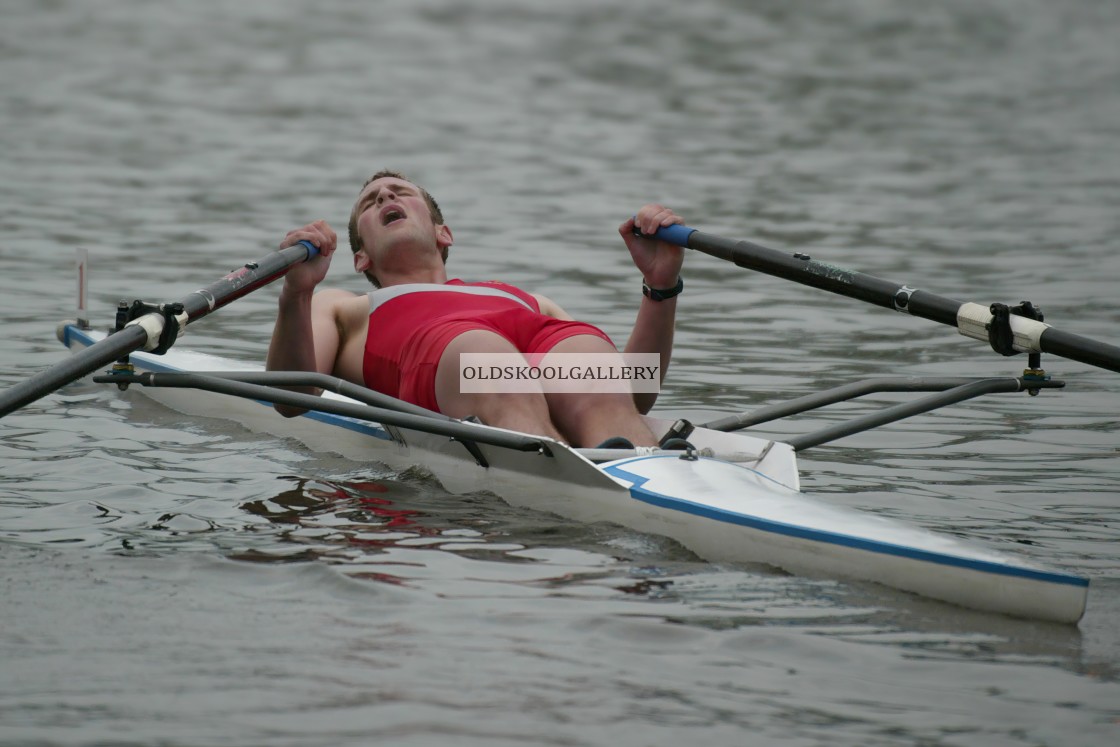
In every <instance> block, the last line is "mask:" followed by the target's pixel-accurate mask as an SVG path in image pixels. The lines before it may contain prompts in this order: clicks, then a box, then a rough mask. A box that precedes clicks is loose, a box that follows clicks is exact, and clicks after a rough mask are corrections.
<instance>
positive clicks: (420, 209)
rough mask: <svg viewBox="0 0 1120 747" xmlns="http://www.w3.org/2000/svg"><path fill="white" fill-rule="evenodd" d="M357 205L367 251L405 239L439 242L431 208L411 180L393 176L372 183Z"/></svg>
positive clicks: (434, 243) (366, 188) (433, 243)
mask: <svg viewBox="0 0 1120 747" xmlns="http://www.w3.org/2000/svg"><path fill="white" fill-rule="evenodd" d="M357 206H358V207H357V211H358V233H359V235H360V236H361V237H362V244H363V245H364V246H365V248H366V250H367V251H370V252H378V253H379V252H380V251H382V250H383V249H389V248H391V247H392V246H394V245H400V244H401V243H402V242H408V243H414V242H417V241H419V242H422V243H431V244H432V245H433V246H435V245H437V231H436V226H435V224H434V223H433V222H432V214H431V210H430V209H429V208H428V203H427V202H426V201H425V200H424V195H423V194H422V193H421V191H420V188H419V187H417V186H416V185H415V184H412V183H411V182H407V181H405V180H403V179H398V178H396V177H391V176H386V177H383V178H381V179H378V180H377V181H374V182H370V183H369V184H367V185H366V187H365V189H363V190H362V193H361V194H360V195H359V196H358V202H357Z"/></svg>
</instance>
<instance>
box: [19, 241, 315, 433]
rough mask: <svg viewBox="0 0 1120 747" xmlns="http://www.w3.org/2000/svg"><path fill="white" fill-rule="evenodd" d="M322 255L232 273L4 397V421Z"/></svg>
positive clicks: (300, 254) (282, 257)
mask: <svg viewBox="0 0 1120 747" xmlns="http://www.w3.org/2000/svg"><path fill="white" fill-rule="evenodd" d="M318 253H319V250H318V249H316V248H315V246H314V245H312V244H311V243H310V242H308V241H301V242H299V243H298V244H295V245H294V246H289V247H287V248H286V249H281V250H280V251H276V252H271V253H269V254H268V255H266V256H265V257H263V258H261V259H259V260H257V261H256V262H250V263H248V264H246V265H245V266H244V267H240V268H238V269H236V270H234V271H233V272H231V273H230V274H228V275H226V276H225V277H223V278H221V279H220V280H217V281H216V282H214V283H212V284H210V285H208V286H206V287H205V288H200V289H199V290H196V291H194V292H193V293H191V294H190V295H188V296H186V297H185V298H183V300H182V301H180V302H179V303H178V305H168V306H167V307H165V308H168V309H170V313H168V314H163V313H160V312H158V311H152V312H151V313H148V314H144V315H143V316H140V317H139V318H137V319H134V320H133V321H132V322H130V323H129V324H128V325H127V326H126V327H125V328H124V329H122V330H119V331H117V332H114V333H113V334H111V335H109V336H108V337H106V338H105V339H104V340H101V341H100V342H97V343H95V344H93V345H91V346H89V347H88V348H86V349H85V350H83V351H82V352H80V353H78V354H76V355H74V356H71V357H70V358H67V359H66V360H64V361H62V362H60V363H57V364H56V365H54V366H52V367H51V368H48V369H47V370H46V371H43V372H42V373H40V374H36V375H35V376H32V377H31V378H29V379H27V380H26V381H23V382H21V383H19V384H16V385H15V386H13V387H12V388H10V389H8V390H7V391H5V392H2V393H0V417H4V416H5V415H7V414H8V413H10V412H13V411H15V410H18V409H19V408H21V407H23V406H24V405H26V404H29V403H31V402H34V401H35V400H37V399H39V398H41V397H45V396H46V395H48V394H50V393H51V392H53V391H55V390H56V389H58V388H59V387H61V386H64V385H66V384H69V383H70V382H71V381H75V380H76V379H80V378H81V377H83V376H85V375H86V374H89V373H92V372H93V371H96V370H97V369H99V368H101V367H102V366H106V365H108V364H110V363H112V362H113V361H115V360H117V359H118V358H122V357H123V356H126V355H128V354H129V353H133V352H136V351H137V350H141V349H144V350H157V348H159V347H160V345H161V342H162V343H163V344H165V345H166V344H168V341H169V340H170V341H174V339H175V336H177V335H178V333H179V331H180V330H182V329H183V328H184V327H186V326H187V325H188V324H189V323H191V322H193V321H195V320H196V319H200V318H201V317H204V316H206V315H207V314H209V313H210V312H211V311H214V310H215V309H220V308H221V307H223V306H225V305H226V304H228V303H230V302H232V301H236V300H237V299H239V298H241V297H242V296H244V295H245V294H247V293H251V292H253V291H255V290H256V289H258V288H260V287H261V286H264V285H268V284H269V283H271V282H272V281H273V280H276V279H277V278H279V277H281V276H283V275H284V274H285V273H287V272H288V270H290V269H292V268H293V267H295V266H296V265H297V264H299V263H300V262H303V261H305V260H307V259H310V258H311V257H314V256H315V255H316V254H318ZM159 352H163V351H159Z"/></svg>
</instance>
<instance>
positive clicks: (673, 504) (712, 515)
mask: <svg viewBox="0 0 1120 747" xmlns="http://www.w3.org/2000/svg"><path fill="white" fill-rule="evenodd" d="M667 458H675V457H641V458H639V459H635V460H630V461H628V462H626V463H627V464H631V463H633V462H638V461H644V460H645V459H667ZM744 469H745V468H744ZM605 471H606V472H607V473H608V474H610V475H613V476H615V477H618V478H620V479H623V480H626V481H628V482H631V483H632V484H633V485H632V487H631V488H630V495H631V497H632V498H634V499H635V500H639V501H641V502H643V503H648V504H650V505H652V506H657V507H659V508H666V509H670V510H672V511H680V512H682V513H686V514H691V515H693V516H702V517H704V518H706V519H712V520H713V521H718V522H721V523H725V524H736V525H739V526H745V527H750V528H752V529H757V530H759V531H762V532H769V533H771V534H780V535H784V536H787V537H794V538H796V539H804V540H810V541H813V542H821V543H824V544H829V545H838V546H842V547H851V548H854V549H856V550H863V551H866V552H873V553H879V554H881V555H893V556H896V557H901V558H910V559H912V560H920V561H924V562H927V563H936V564H939V565H947V566H954V567H958V568H966V569H968V570H974V571H980V572H983V573H992V574H996V575H999V576H1015V577H1019V578H1027V579H1031V580H1034V581H1041V582H1043V583H1050V584H1065V585H1068V586H1076V587H1082V588H1085V587H1088V586H1089V579H1087V578H1081V577H1080V576H1071V575H1068V574H1064V573H1056V572H1052V571H1040V570H1034V569H1031V568H1021V567H1017V566H1012V565H1002V564H1000V563H993V562H990V561H986V560H972V559H969V558H963V557H958V556H954V555H945V554H943V553H937V552H931V551H928V550H920V549H918V548H914V547H906V546H904V545H895V544H891V543H889V542H880V541H878V540H871V539H864V538H861V537H853V536H851V535H847V534H838V533H835V532H827V531H824V530H820V529H810V528H807V527H802V526H797V525H796V524H787V523H784V522H780V521H773V520H771V519H762V518H759V517H757V516H750V515H748V514H742V513H738V512H735V511H728V510H725V509H721V508H714V507H712V506H708V505H705V504H702V503H693V502H692V501H688V500H684V499H683V498H675V497H673V496H671V495H665V494H662V493H657V492H655V491H653V490H650V489H648V488H646V487H645V484H646V482H648V481H649V478H647V477H645V476H642V475H636V474H634V473H632V472H628V471H626V470H625V469H623V468H622V465H614V466H609V467H606V468H605ZM752 471H753V470H752Z"/></svg>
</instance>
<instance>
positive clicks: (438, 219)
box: [348, 169, 447, 288]
mask: <svg viewBox="0 0 1120 747" xmlns="http://www.w3.org/2000/svg"><path fill="white" fill-rule="evenodd" d="M386 177H389V178H392V179H400V180H401V181H405V182H409V183H410V184H415V185H416V188H417V189H419V190H420V194H421V195H423V197H424V202H426V203H427V204H428V212H429V213H430V214H431V216H432V223H433V224H435V225H443V211H442V210H440V209H439V203H437V202H436V201H435V198H434V197H432V196H431V195H430V194H428V190H426V189H424V188H423V187H421V186H420V185H419V184H416V182H414V181H412V180H411V179H409V178H408V177H407V176H405V175H404V174H402V173H400V172H399V171H392V170H390V169H382V170H381V171H378V172H377V173H376V174H374V175H373V176H371V177H370V178H369V179H366V180H365V182H363V183H362V188H361V189H359V190H358V196H359V197H360V196H361V194H362V192H364V191H365V189H366V187H368V186H369V185H370V184H372V183H373V182H375V181H377V180H378V179H385V178H386ZM348 229H349V233H350V251H351V252H353V253H354V254H357V253H358V252H360V251H362V248H363V246H362V237H361V236H360V235H359V234H358V203H357V201H355V202H354V207H352V208H350V225H349V226H348ZM440 254H442V255H443V261H444V262H447V248H446V247H444V248H443V249H442V250H441V252H440ZM365 276H366V278H367V279H368V280H369V281H370V282H371V283H373V284H374V285H375V286H377V287H378V288H380V287H381V283H380V282H378V280H377V276H376V275H374V274H373V273H372V272H370V271H369V270H366V271H365Z"/></svg>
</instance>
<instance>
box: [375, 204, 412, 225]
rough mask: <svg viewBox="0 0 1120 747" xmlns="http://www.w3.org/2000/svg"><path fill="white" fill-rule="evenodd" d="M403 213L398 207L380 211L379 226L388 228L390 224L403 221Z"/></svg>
mask: <svg viewBox="0 0 1120 747" xmlns="http://www.w3.org/2000/svg"><path fill="white" fill-rule="evenodd" d="M406 217H407V216H405V214H404V211H403V210H401V209H400V208H398V207H389V208H385V209H384V210H382V211H381V225H383V226H388V225H389V224H391V223H396V222H397V221H399V220H404V219H405V218H406Z"/></svg>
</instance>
